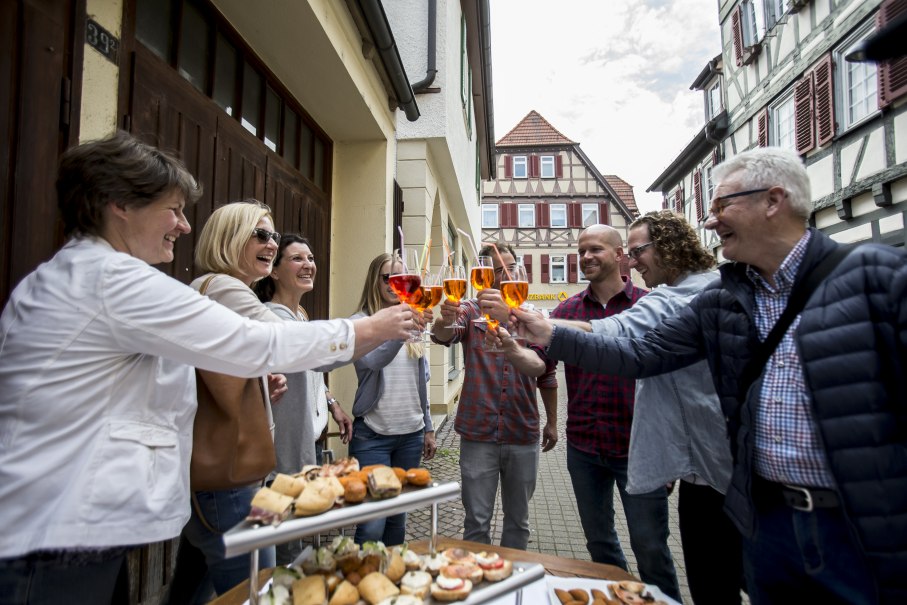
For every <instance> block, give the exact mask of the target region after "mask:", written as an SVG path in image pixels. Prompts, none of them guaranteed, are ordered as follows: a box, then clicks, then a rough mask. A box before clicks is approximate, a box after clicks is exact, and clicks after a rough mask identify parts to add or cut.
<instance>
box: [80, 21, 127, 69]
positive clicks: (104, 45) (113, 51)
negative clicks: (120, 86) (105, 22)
mask: <svg viewBox="0 0 907 605" xmlns="http://www.w3.org/2000/svg"><path fill="white" fill-rule="evenodd" d="M85 42H86V43H87V44H88V46H90V47H92V48H93V49H95V50H97V51H98V52H99V53H101V54H102V55H104V56H105V57H106V58H107V59H108V60H109V61H110V62H111V63H113V64H114V65H116V64H117V50H118V49H119V47H120V41H119V40H117V39H116V38H115V37H114V35H113V34H111V33H110V32H109V31H107V30H106V29H104V28H103V27H101V26H100V25H98V23H97V21H95V20H94V19H89V20H88V22H87V23H86V24H85Z"/></svg>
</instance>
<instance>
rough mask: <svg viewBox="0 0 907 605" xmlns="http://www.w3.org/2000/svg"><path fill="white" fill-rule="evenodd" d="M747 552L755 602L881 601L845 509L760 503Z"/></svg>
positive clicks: (745, 560) (853, 603) (764, 604)
mask: <svg viewBox="0 0 907 605" xmlns="http://www.w3.org/2000/svg"><path fill="white" fill-rule="evenodd" d="M754 492H755V488H754ZM743 555H744V558H743V568H744V572H745V575H746V584H747V589H748V592H749V596H750V602H751V603H752V604H753V605H767V604H772V603H823V604H835V603H840V604H841V605H843V604H844V603H848V604H851V605H864V604H866V605H868V604H870V603H878V596H877V590H876V586H875V582H874V580H873V578H872V575H871V572H870V571H869V568H868V566H867V564H866V561H865V559H864V558H863V554H862V552H861V550H860V548H859V546H858V545H857V544H856V542H855V541H854V539H853V536H852V535H851V531H850V527H849V526H848V523H847V520H846V519H845V518H844V513H843V512H842V511H841V509H840V508H817V509H815V510H813V511H812V512H809V513H807V512H802V511H798V510H794V509H793V508H790V507H789V506H787V505H786V504H784V503H782V502H776V503H773V504H765V505H763V504H760V505H759V506H757V512H756V532H755V534H754V535H753V537H752V538H751V539H747V538H744V539H743Z"/></svg>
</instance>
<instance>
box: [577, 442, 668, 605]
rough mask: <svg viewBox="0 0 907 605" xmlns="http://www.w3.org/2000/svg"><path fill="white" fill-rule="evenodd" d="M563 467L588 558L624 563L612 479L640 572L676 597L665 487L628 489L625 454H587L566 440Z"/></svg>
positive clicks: (644, 578)
mask: <svg viewBox="0 0 907 605" xmlns="http://www.w3.org/2000/svg"><path fill="white" fill-rule="evenodd" d="M567 470H568V471H569V472H570V479H571V481H572V483H573V493H574V495H575V496H576V506H577V508H578V509H579V517H580V521H581V522H582V524H583V532H584V533H585V534H586V547H587V548H588V549H589V554H590V555H591V556H592V560H593V561H595V562H596V563H609V564H611V565H617V566H618V567H621V568H623V569H627V560H626V559H625V558H624V553H623V550H621V547H620V540H619V539H618V537H617V532H616V531H615V529H614V484H615V483H617V488H618V490H619V492H620V500H621V503H622V504H623V507H624V514H625V515H626V517H627V528H628V529H629V530H630V546H631V547H632V548H633V554H635V555H636V562H637V566H638V567H639V576H640V578H642V581H643V582H647V583H649V584H655V585H656V586H658V587H659V588H660V589H661V590H662V591H663V592H664V593H665V594H666V595H668V596H669V597H671V598H673V599H676V600H678V601H679V600H680V587H679V585H678V584H677V574H676V573H675V572H674V561H673V560H672V559H671V551H670V549H669V548H668V536H669V535H670V530H669V529H668V491H667V489H666V488H663V487H662V488H659V489H657V490H655V491H652V492H649V493H647V494H633V495H631V494H628V493H627V459H626V458H608V457H605V456H599V455H596V454H587V453H586V452H583V451H580V450H578V449H576V448H575V447H573V446H572V445H570V444H569V443H568V444H567Z"/></svg>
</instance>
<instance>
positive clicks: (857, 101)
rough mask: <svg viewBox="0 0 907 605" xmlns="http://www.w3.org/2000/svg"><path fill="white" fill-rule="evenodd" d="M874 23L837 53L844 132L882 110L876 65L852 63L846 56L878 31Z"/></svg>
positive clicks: (836, 61)
mask: <svg viewBox="0 0 907 605" xmlns="http://www.w3.org/2000/svg"><path fill="white" fill-rule="evenodd" d="M874 25H875V24H874V22H873V21H868V22H867V23H866V24H865V25H863V26H862V27H861V28H860V29H858V30H857V31H856V32H854V33H853V35H851V36H850V37H849V38H848V39H847V40H845V41H844V44H842V45H841V46H840V48H838V49H837V50H836V51H835V57H834V61H835V67H836V70H837V73H836V74H835V76H836V78H835V79H836V80H837V82H838V83H839V84H838V89H839V91H840V96H839V98H840V102H839V103H838V106H839V110H838V116H839V119H838V123H839V124H840V125H841V130H847V129H848V128H850V127H851V126H853V125H855V124H858V123H860V122H862V121H863V120H864V119H865V118H867V117H868V116H870V115H872V114H874V113H876V111H877V110H878V107H879V101H878V98H879V91H878V79H877V76H876V65H875V63H851V62H850V61H845V60H844V56H845V55H846V54H847V53H849V52H850V51H851V50H852V49H853V47H854V46H856V45H857V44H859V43H860V42H862V41H863V40H864V39H865V38H866V37H868V36H869V35H870V34H871V33H872V32H873V31H874Z"/></svg>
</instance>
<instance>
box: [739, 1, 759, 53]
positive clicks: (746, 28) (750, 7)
mask: <svg viewBox="0 0 907 605" xmlns="http://www.w3.org/2000/svg"><path fill="white" fill-rule="evenodd" d="M740 6H741V15H742V18H743V24H742V25H743V46H754V45H756V44H758V43H759V41H760V40H762V37H763V36H764V35H765V11H764V9H763V4H762V0H744V2H743V3H742V4H741V5H740Z"/></svg>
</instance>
